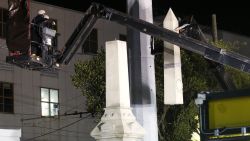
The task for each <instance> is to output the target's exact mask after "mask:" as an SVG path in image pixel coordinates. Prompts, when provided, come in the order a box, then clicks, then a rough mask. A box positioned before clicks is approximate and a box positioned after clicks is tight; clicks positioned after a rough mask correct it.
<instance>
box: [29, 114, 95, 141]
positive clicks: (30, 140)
mask: <svg viewBox="0 0 250 141" xmlns="http://www.w3.org/2000/svg"><path fill="white" fill-rule="evenodd" d="M89 116H91V114H89V115H87V116H85V117H83V118H81V119H79V120H77V121H75V122H72V123H70V124H68V125H66V126H63V127H61V128H58V129H55V130H54V131H51V132H47V133H45V134H42V135H39V136H36V137H33V138H30V139H26V140H24V141H32V140H34V139H37V138H40V137H43V136H47V135H49V134H52V133H55V132H57V131H60V130H62V129H64V128H67V127H69V126H72V125H74V124H76V123H78V122H80V121H81V120H83V119H85V118H88V117H89Z"/></svg>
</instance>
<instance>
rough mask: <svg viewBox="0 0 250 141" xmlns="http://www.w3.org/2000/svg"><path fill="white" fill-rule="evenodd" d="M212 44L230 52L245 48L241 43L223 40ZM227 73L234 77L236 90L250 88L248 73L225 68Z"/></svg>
mask: <svg viewBox="0 0 250 141" xmlns="http://www.w3.org/2000/svg"><path fill="white" fill-rule="evenodd" d="M211 44H213V45H215V46H217V47H219V48H223V49H225V50H228V51H236V52H237V51H238V50H239V48H240V47H243V46H244V45H243V43H241V42H239V41H235V42H225V41H223V40H219V41H217V42H215V43H213V42H211ZM225 69H226V71H227V72H228V73H229V75H230V76H231V77H232V80H233V83H234V84H235V86H236V89H245V88H249V87H250V75H249V74H248V73H245V72H242V71H239V70H236V69H234V68H231V67H229V66H226V67H225Z"/></svg>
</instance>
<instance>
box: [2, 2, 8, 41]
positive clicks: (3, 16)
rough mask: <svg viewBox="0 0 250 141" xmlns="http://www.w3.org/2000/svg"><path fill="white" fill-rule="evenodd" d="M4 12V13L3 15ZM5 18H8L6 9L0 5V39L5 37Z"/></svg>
mask: <svg viewBox="0 0 250 141" xmlns="http://www.w3.org/2000/svg"><path fill="white" fill-rule="evenodd" d="M4 13H5V14H6V15H4ZM5 16H6V17H5ZM7 20H8V9H6V8H2V7H0V39H6V36H7Z"/></svg>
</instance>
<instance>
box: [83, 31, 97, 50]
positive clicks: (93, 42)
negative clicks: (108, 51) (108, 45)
mask: <svg viewBox="0 0 250 141" xmlns="http://www.w3.org/2000/svg"><path fill="white" fill-rule="evenodd" d="M97 49H98V32H97V29H93V30H92V31H91V33H90V34H89V36H88V38H87V39H86V41H85V42H84V44H83V46H82V52H83V53H84V54H97Z"/></svg>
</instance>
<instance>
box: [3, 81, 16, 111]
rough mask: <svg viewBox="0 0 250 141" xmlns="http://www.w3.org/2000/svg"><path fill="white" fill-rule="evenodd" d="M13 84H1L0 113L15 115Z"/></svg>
mask: <svg viewBox="0 0 250 141" xmlns="http://www.w3.org/2000/svg"><path fill="white" fill-rule="evenodd" d="M13 99H14V98H13V84H11V83H6V82H0V112H3V113H13V112H14V100H13Z"/></svg>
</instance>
